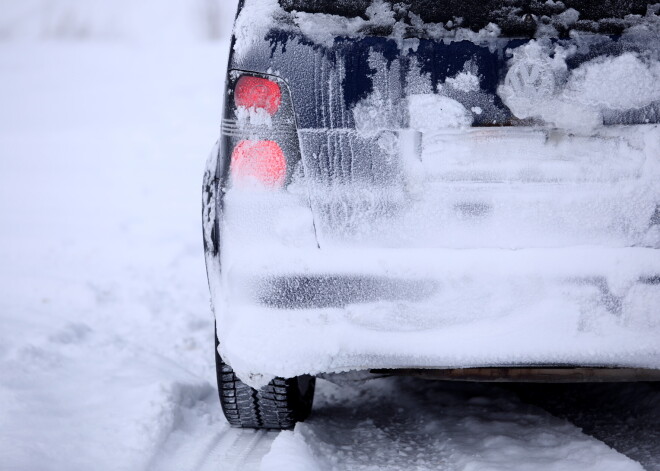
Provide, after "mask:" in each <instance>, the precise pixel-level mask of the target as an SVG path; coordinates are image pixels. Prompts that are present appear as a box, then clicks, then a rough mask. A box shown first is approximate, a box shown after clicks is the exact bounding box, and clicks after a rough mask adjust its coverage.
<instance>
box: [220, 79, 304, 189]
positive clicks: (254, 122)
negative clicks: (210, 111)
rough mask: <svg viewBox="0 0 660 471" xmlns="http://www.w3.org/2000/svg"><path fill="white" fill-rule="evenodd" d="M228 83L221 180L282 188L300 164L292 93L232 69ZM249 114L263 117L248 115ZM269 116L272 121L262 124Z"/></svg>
mask: <svg viewBox="0 0 660 471" xmlns="http://www.w3.org/2000/svg"><path fill="white" fill-rule="evenodd" d="M228 79H229V82H228V87H227V101H226V103H227V106H226V107H225V117H224V119H223V122H222V135H223V142H222V154H223V161H222V162H223V163H222V167H221V172H222V176H221V177H220V178H222V179H223V182H225V181H226V182H227V183H229V184H230V185H232V186H240V187H243V188H246V187H250V186H254V184H255V183H256V184H257V186H259V187H261V188H266V189H271V190H279V189H283V188H284V187H285V186H286V185H287V184H288V183H289V180H290V179H292V178H293V176H294V175H297V173H296V169H297V168H300V167H299V166H298V165H299V163H300V161H301V155H300V144H299V140H298V129H297V127H296V117H295V114H294V110H293V100H292V98H291V91H290V89H289V87H288V86H287V84H286V82H284V81H283V80H281V79H280V78H278V77H275V76H272V75H259V74H257V73H254V72H246V71H241V70H232V71H230V72H229V77H228ZM246 109H250V110H256V111H262V110H263V112H265V113H257V114H254V113H249V114H245V113H243V111H245V110H246ZM266 113H267V116H268V118H269V119H263V118H264V117H265V116H263V115H264V114H266ZM225 178H226V180H225Z"/></svg>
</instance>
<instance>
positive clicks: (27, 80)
mask: <svg viewBox="0 0 660 471" xmlns="http://www.w3.org/2000/svg"><path fill="white" fill-rule="evenodd" d="M45 4H46V3H36V2H34V3H32V4H30V3H29V2H18V1H14V2H10V1H6V2H3V4H2V7H3V9H2V12H3V13H2V17H1V20H2V21H3V23H2V24H3V35H4V36H3V37H4V38H5V39H7V40H6V41H3V42H0V71H1V73H0V85H1V86H0V103H2V106H1V107H0V217H1V219H2V225H0V278H1V280H2V283H1V284H0V325H1V326H2V328H0V404H2V406H1V407H0V469H2V470H3V471H4V470H5V469H6V470H11V471H35V470H38V471H62V470H67V471H88V470H92V469H93V470H99V471H105V470H108V471H109V470H113V471H117V470H126V471H141V470H150V471H167V470H177V471H180V470H182V469H190V470H218V469H221V470H223V471H225V470H241V471H243V470H246V471H249V470H257V469H262V470H264V471H270V470H280V469H301V470H313V469H316V468H318V469H342V470H361V469H393V470H394V469H415V468H416V469H440V470H448V471H449V470H452V471H453V470H456V469H464V470H472V471H487V470H490V471H492V470H499V469H540V470H567V469H585V470H590V469H598V470H610V469H611V470H617V471H628V470H630V471H637V470H640V469H641V467H640V466H639V465H638V464H636V463H634V462H632V461H631V460H629V459H627V458H626V457H624V456H622V455H620V454H618V453H617V452H615V451H614V450H612V449H610V448H609V447H607V446H606V445H604V444H603V443H600V442H597V441H596V440H594V439H592V438H589V437H587V436H586V435H583V434H581V433H580V432H579V430H578V429H576V428H575V427H573V426H571V425H568V424H567V423H566V422H563V421H561V420H558V419H554V418H552V417H551V416H549V415H548V414H547V413H545V412H542V411H540V410H538V409H533V408H530V407H528V406H525V405H523V404H521V403H520V402H519V401H517V400H516V399H515V398H513V397H512V396H510V395H508V394H506V393H503V392H502V391H500V390H498V389H491V388H488V387H485V388H476V389H472V388H467V389H462V388H457V389H452V388H449V389H445V388H444V387H439V386H437V385H434V386H430V383H425V382H420V381H415V380H410V381H401V380H379V381H377V382H374V383H367V384H360V385H359V386H358V387H357V388H356V387H355V386H350V385H347V386H343V387H339V386H336V385H333V384H331V383H328V382H325V381H319V383H320V384H319V393H320V398H319V400H318V402H317V407H316V408H315V418H313V419H312V420H310V421H309V422H308V423H306V424H304V425H300V426H298V427H297V428H296V430H295V431H293V432H287V433H283V434H277V433H274V432H254V431H237V430H232V429H230V428H229V427H228V426H227V424H226V422H225V420H224V418H222V416H221V412H220V408H219V405H218V401H217V390H216V387H215V378H214V376H215V370H214V366H213V354H212V348H213V347H212V345H213V317H212V315H211V312H210V307H209V302H208V288H207V285H206V276H205V271H204V261H203V255H202V240H201V227H200V206H201V201H200V190H201V177H202V171H203V167H204V158H205V156H206V155H207V154H208V151H209V150H210V149H211V147H212V145H213V142H214V141H215V140H216V138H217V135H218V133H219V122H220V116H221V114H220V105H221V104H220V97H221V91H222V85H223V83H224V73H225V70H224V67H225V60H226V52H227V50H228V48H229V42H228V41H227V40H224V41H220V42H217V43H207V42H198V41H197V39H195V38H197V32H196V31H190V30H185V33H183V32H182V30H180V29H178V28H177V27H175V26H173V27H172V28H169V29H168V28H165V27H163V28H161V26H163V25H162V24H160V23H158V22H156V23H148V22H147V23H146V24H147V25H150V26H144V28H142V27H141V28H137V29H134V26H132V24H128V23H125V22H124V20H123V19H122V18H123V17H122V16H121V15H119V16H117V18H118V20H117V21H118V25H119V26H120V28H119V29H117V30H114V29H112V28H111V31H120V30H121V31H129V32H131V34H128V35H126V36H122V34H123V33H122V34H119V35H118V37H116V38H110V37H108V36H107V35H106V30H104V29H103V28H98V27H97V25H98V24H101V23H103V24H104V23H105V22H106V19H107V18H108V17H107V16H106V15H107V12H112V11H115V10H114V8H117V9H120V8H123V7H124V6H126V5H127V3H126V4H125V3H113V4H112V6H111V5H110V3H108V2H101V1H100V0H98V1H94V2H89V3H85V2H73V1H71V2H63V1H61V2H54V1H52V2H50V4H49V5H52V7H53V8H55V9H58V8H64V7H71V8H72V9H73V10H72V11H74V12H79V14H80V15H81V16H80V17H85V15H91V16H90V18H96V19H93V20H90V21H91V22H87V23H85V24H86V25H87V26H86V29H85V31H87V33H86V34H85V35H82V36H84V37H85V38H86V39H91V41H84V42H79V41H69V39H72V38H75V39H81V35H78V34H77V33H76V34H74V35H69V34H68V33H66V34H60V33H58V34H56V35H54V36H50V35H44V34H42V29H41V26H40V25H41V24H42V21H43V20H42V19H41V18H42V17H41V15H42V13H43V12H44V10H42V9H40V8H42V6H43V5H45ZM30 5H32V6H34V5H36V6H38V7H39V8H36V7H35V8H34V9H30V8H29V7H30ZM116 5H119V6H116ZM134 5H138V3H137V2H135V3H134ZM158 5H163V4H162V3H159V4H158ZM171 5H174V3H168V4H167V6H168V7H169V6H171ZM152 6H154V8H155V7H156V6H155V5H152ZM74 7H75V8H74ZM44 8H45V7H44ZM136 8H137V7H136ZM166 10H167V11H168V12H169V13H165V12H163V13H164V16H163V17H164V18H168V19H170V20H172V21H174V22H176V21H179V20H181V19H182V18H186V17H187V15H184V16H183V17H182V16H180V15H175V14H172V12H171V11H170V10H169V9H166ZM146 11H150V10H146ZM181 11H184V10H181ZM186 11H187V10H186ZM10 14H11V15H14V14H16V16H15V17H11V16H10ZM231 14H232V15H233V12H232V13H231ZM111 16H112V15H111ZM19 17H20V18H19ZM147 17H149V18H150V17H151V15H147ZM7 18H12V19H11V21H7V22H4V21H5V20H6V19H7ZM19 19H20V21H19ZM126 21H128V20H126ZM184 23H185V22H184ZM6 24H11V25H12V28H11V34H4V32H6V31H9V30H10V29H8V28H5V25H6ZM137 24H140V25H142V24H144V23H141V22H138V23H137ZM154 24H157V25H158V28H154V26H153V25H154ZM90 25H91V26H90ZM14 26H15V28H14ZM74 30H75V28H74ZM67 31H68V30H67ZM168 32H169V34H171V36H169V37H168V38H166V39H163V41H165V42H167V43H168V44H167V47H162V44H163V41H161V40H159V39H158V38H159V36H160V35H163V34H165V35H166V34H168ZM113 34H115V33H113ZM133 34H135V35H136V36H133ZM143 34H144V36H140V35H143ZM180 34H183V35H184V37H185V38H186V39H184V40H180V37H179V35H180ZM44 37H48V38H51V39H63V38H64V39H67V40H66V41H46V42H41V41H39V42H35V41H34V40H35V39H41V38H44ZM140 37H143V38H147V39H148V40H145V41H142V40H141V39H140V40H138V39H134V38H140ZM151 38H156V40H155V41H152V39H151ZM191 38H192V39H191ZM9 39H11V40H9ZM288 210H289V211H290V212H291V213H293V215H292V216H291V218H292V219H297V220H299V221H300V226H301V227H307V225H308V222H309V219H306V218H308V215H307V214H306V213H302V214H301V213H300V212H297V210H296V206H295V205H293V206H291V207H289V208H288ZM289 230H290V228H280V231H281V232H279V234H280V236H283V237H284V238H285V239H286V237H290V243H291V245H294V246H296V245H297V246H305V245H306V244H309V243H310V240H309V238H306V237H302V238H300V231H293V233H289V232H288V231H289ZM306 236H309V234H307V235H306ZM647 314H648V315H649V316H652V315H653V313H652V312H649V313H647ZM427 384H428V385H429V386H427ZM396 391H402V392H403V393H402V394H403V396H402V397H403V399H404V402H405V404H403V405H401V403H399V402H396V401H395V400H394V397H395V392H396ZM271 445H272V446H271ZM264 456H265V458H264V459H263V460H262V457H264Z"/></svg>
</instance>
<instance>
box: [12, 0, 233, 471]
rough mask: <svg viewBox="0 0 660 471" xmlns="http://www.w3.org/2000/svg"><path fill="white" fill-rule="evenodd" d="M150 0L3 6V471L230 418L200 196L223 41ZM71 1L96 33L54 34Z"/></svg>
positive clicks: (132, 445)
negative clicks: (216, 362) (218, 364)
mask: <svg viewBox="0 0 660 471" xmlns="http://www.w3.org/2000/svg"><path fill="white" fill-rule="evenodd" d="M223 2H224V0H223ZM129 4H130V5H129ZM149 4H150V5H149V8H146V7H147V5H146V2H109V1H104V2H102V1H89V2H88V1H87V0H85V1H75V2H74V1H68V2H66V1H55V0H53V1H50V2H29V1H23V0H20V1H3V2H2V4H1V5H0V25H2V26H0V27H1V28H3V34H2V39H0V71H1V72H0V103H1V104H2V105H1V106H0V219H1V220H2V223H1V224H0V279H1V283H0V402H1V403H2V406H0V469H2V470H3V471H4V470H11V471H37V470H38V471H62V470H68V471H89V470H101V471H103V470H113V471H117V470H126V471H136V470H142V469H147V468H148V467H149V466H150V463H151V462H152V460H153V457H154V456H155V454H156V452H157V451H158V450H159V449H160V447H161V446H162V445H163V444H164V443H165V441H166V440H168V438H171V436H173V435H174V436H176V432H177V431H179V433H183V432H181V429H182V428H185V426H186V424H188V423H194V424H196V426H197V430H199V431H200V433H201V434H203V433H206V434H208V435H209V436H211V434H212V433H217V432H220V431H223V430H225V429H226V428H227V426H226V423H225V421H224V418H222V419H221V412H220V409H219V407H218V400H217V390H216V387H215V379H214V375H215V370H214V366H213V343H212V342H213V318H212V314H211V311H210V307H209V301H208V298H209V295H208V287H207V282H206V275H205V270H204V261H203V250H202V240H201V227H200V221H201V219H200V208H201V196H200V195H201V178H202V174H203V169H204V159H205V157H206V155H207V154H208V152H209V151H210V149H211V147H212V146H213V144H214V142H215V141H216V140H217V138H218V134H219V123H220V116H221V114H220V109H221V96H222V86H223V83H224V78H225V69H224V68H225V63H226V55H227V52H228V50H229V41H228V40H227V39H224V40H222V41H217V42H211V41H206V40H201V39H202V38H203V35H202V36H200V37H199V38H198V36H197V31H196V28H198V27H199V28H200V30H201V29H202V26H203V25H202V22H201V21H199V22H197V21H194V19H195V15H196V14H197V10H196V8H197V7H196V6H194V5H192V4H191V3H189V2H166V3H163V2H149ZM186 5H187V6H186ZM225 7H226V8H229V10H230V11H229V12H228V13H227V14H228V15H229V17H230V18H231V17H233V15H234V12H233V11H231V10H232V9H233V8H235V5H229V3H224V7H223V8H225ZM142 8H145V10H143V13H144V15H143V16H142V18H140V15H142V13H140V12H138V10H142ZM177 9H178V10H179V11H178V13H177V12H175V11H174V10H177ZM65 10H66V11H69V10H70V11H71V12H72V15H73V16H74V17H75V18H80V19H81V21H82V19H83V18H86V19H89V22H86V23H85V25H86V27H87V26H88V27H89V28H90V30H89V31H88V33H89V34H86V35H85V36H84V38H83V37H78V36H75V37H74V36H69V35H59V34H58V35H50V34H42V32H41V25H42V22H43V21H45V20H43V18H44V17H45V16H47V15H50V13H51V12H61V13H62V14H63V15H64V12H65ZM161 14H162V15H161ZM88 15H89V16H88ZM182 15H183V16H182ZM189 19H190V23H187V21H188V20H189ZM200 19H201V17H200ZM106 20H107V21H108V23H112V22H113V21H115V20H116V21H117V22H116V26H117V28H118V29H117V30H116V31H117V32H118V36H117V37H108V36H107V35H106V34H105V33H106V30H105V29H104V28H102V27H101V26H99V25H100V24H101V23H103V24H105V22H106ZM85 21H87V20H85ZM133 21H135V22H136V24H134V23H133ZM152 21H153V23H151V22H152ZM179 21H180V23H179ZM230 22H231V21H230ZM10 26H11V28H10ZM185 28H188V29H185ZM184 29H185V33H184ZM120 30H121V31H120ZM113 31H114V30H113ZM123 32H127V34H126V35H125V36H122V35H121V34H123ZM119 33H121V34H119ZM113 34H114V33H113ZM168 35H169V36H168ZM82 39H85V40H84V41H83V40H82ZM164 46H165V47H164Z"/></svg>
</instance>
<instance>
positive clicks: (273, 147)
mask: <svg viewBox="0 0 660 471" xmlns="http://www.w3.org/2000/svg"><path fill="white" fill-rule="evenodd" d="M230 165H231V167H230V168H231V177H232V181H233V182H234V184H238V185H242V184H243V185H244V184H251V183H252V182H256V183H259V184H261V185H263V186H265V187H269V188H280V187H282V186H283V185H284V181H285V180H286V157H285V156H284V152H283V151H282V148H281V147H280V146H279V144H278V143H277V142H274V141H249V140H243V141H240V142H239V143H238V144H237V145H236V147H234V151H233V153H232V156H231V164H230Z"/></svg>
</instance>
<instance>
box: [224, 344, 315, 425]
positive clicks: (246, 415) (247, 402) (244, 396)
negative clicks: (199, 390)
mask: <svg viewBox="0 0 660 471" xmlns="http://www.w3.org/2000/svg"><path fill="white" fill-rule="evenodd" d="M215 367H216V372H217V376H218V392H219V394H220V404H221V406H222V411H223V412H224V414H225V417H226V418H227V421H228V422H229V423H230V424H231V425H232V426H233V427H239V428H254V429H276V430H288V429H292V428H293V427H294V426H295V425H296V423H297V422H302V421H303V420H305V419H306V418H307V417H309V414H310V413H311V411H312V402H313V400H314V388H315V386H316V378H314V377H312V376H298V377H296V378H291V379H283V378H275V379H274V380H272V381H271V382H270V383H268V384H267V385H266V386H265V387H264V388H262V389H260V390H256V389H254V388H251V387H250V386H248V385H247V384H245V383H243V382H242V381H241V380H240V379H238V378H237V377H236V375H235V374H234V370H233V369H232V368H231V366H229V365H227V364H226V363H225V362H224V361H222V358H221V357H220V355H219V354H218V348H217V339H216V350H215Z"/></svg>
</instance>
